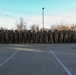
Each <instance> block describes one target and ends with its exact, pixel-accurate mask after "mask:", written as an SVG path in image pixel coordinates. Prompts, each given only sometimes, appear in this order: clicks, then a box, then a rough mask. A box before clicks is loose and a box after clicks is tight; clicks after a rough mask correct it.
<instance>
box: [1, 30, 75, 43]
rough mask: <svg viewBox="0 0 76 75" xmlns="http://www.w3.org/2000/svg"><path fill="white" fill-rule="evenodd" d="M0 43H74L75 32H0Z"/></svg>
mask: <svg viewBox="0 0 76 75" xmlns="http://www.w3.org/2000/svg"><path fill="white" fill-rule="evenodd" d="M0 43H3V44H5V43H11V44H14V43H15V44H26V43H76V30H74V31H72V30H65V31H58V30H54V31H51V30H48V31H42V30H40V31H31V30H24V31H17V30H15V31H12V30H0Z"/></svg>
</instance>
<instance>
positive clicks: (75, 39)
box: [73, 30, 76, 43]
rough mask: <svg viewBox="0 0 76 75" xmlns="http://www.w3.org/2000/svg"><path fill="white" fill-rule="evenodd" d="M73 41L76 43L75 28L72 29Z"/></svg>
mask: <svg viewBox="0 0 76 75" xmlns="http://www.w3.org/2000/svg"><path fill="white" fill-rule="evenodd" d="M73 43H76V30H74V33H73Z"/></svg>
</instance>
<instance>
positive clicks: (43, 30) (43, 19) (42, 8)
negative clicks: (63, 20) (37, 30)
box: [42, 7, 44, 31]
mask: <svg viewBox="0 0 76 75" xmlns="http://www.w3.org/2000/svg"><path fill="white" fill-rule="evenodd" d="M42 27H43V28H42V29H43V31H44V7H43V8H42Z"/></svg>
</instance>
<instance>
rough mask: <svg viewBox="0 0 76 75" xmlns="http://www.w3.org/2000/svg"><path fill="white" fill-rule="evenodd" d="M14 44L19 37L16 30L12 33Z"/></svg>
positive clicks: (17, 41)
mask: <svg viewBox="0 0 76 75" xmlns="http://www.w3.org/2000/svg"><path fill="white" fill-rule="evenodd" d="M14 43H19V35H18V31H17V30H15V32H14Z"/></svg>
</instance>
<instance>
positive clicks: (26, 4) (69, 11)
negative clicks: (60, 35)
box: [0, 0, 76, 28]
mask: <svg viewBox="0 0 76 75" xmlns="http://www.w3.org/2000/svg"><path fill="white" fill-rule="evenodd" d="M42 7H44V8H45V10H44V12H45V27H49V26H50V25H54V24H60V23H61V22H62V21H64V23H68V24H71V23H76V21H75V20H76V0H0V26H3V27H8V28H13V27H15V20H18V19H19V17H23V18H24V21H26V23H27V27H28V28H29V27H30V25H31V24H37V25H39V26H40V27H42V16H41V13H42Z"/></svg>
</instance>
